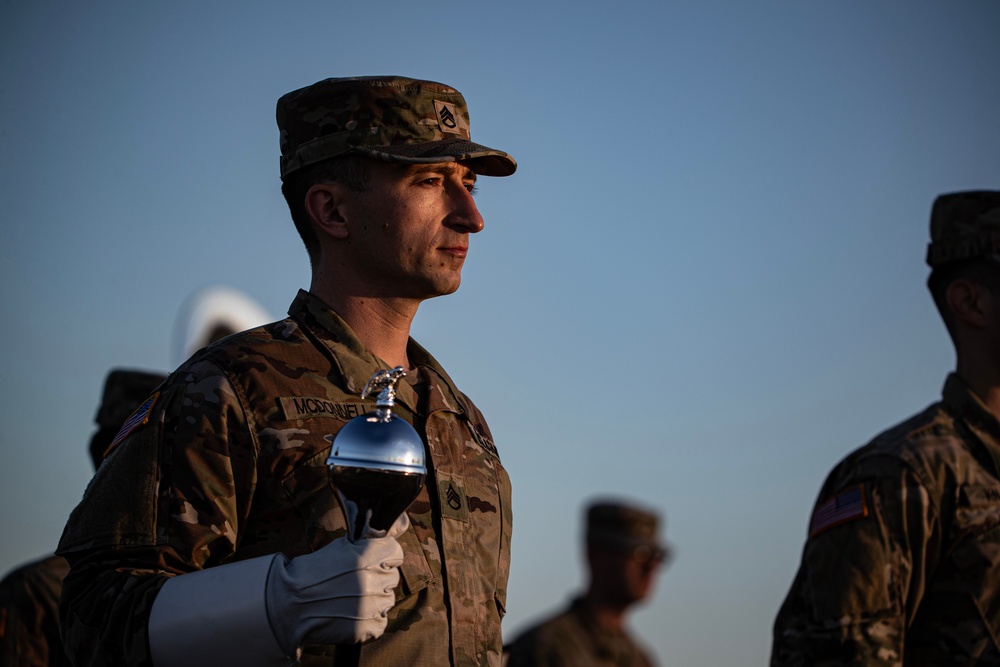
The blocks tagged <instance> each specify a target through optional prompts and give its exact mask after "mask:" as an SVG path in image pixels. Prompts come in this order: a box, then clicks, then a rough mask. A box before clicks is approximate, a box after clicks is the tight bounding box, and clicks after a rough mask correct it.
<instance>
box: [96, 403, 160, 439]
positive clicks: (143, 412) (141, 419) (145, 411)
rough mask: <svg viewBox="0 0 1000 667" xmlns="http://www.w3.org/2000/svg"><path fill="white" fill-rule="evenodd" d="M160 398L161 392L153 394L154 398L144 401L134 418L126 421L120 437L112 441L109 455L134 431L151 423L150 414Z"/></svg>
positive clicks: (134, 413) (136, 410) (117, 436)
mask: <svg viewBox="0 0 1000 667" xmlns="http://www.w3.org/2000/svg"><path fill="white" fill-rule="evenodd" d="M159 397H160V392H158V391H157V392H153V395H152V396H150V397H149V398H147V399H146V400H145V401H143V402H142V405H140V406H139V407H137V408H136V409H135V412H133V413H132V416H131V417H129V418H128V419H126V420H125V423H124V424H122V427H121V429H120V430H119V431H118V435H116V436H115V439H114V440H112V441H111V444H110V445H108V453H110V452H111V450H113V449H114V448H115V447H117V446H118V443H120V442H121V441H122V440H124V439H125V438H127V437H128V435H129V434H130V433H131V432H132V431H134V430H136V429H137V428H139V427H140V426H142V425H143V424H146V423H147V422H149V413H150V411H151V410H152V409H153V405H155V404H156V399H157V398H159Z"/></svg>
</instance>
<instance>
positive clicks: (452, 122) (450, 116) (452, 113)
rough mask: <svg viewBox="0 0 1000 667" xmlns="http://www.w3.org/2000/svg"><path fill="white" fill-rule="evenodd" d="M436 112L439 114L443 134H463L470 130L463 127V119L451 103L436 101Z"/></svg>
mask: <svg viewBox="0 0 1000 667" xmlns="http://www.w3.org/2000/svg"><path fill="white" fill-rule="evenodd" d="M434 111H436V112H437V121H438V128H439V129H440V130H441V131H442V132H447V133H449V134H463V131H464V130H467V129H468V128H466V127H463V126H464V125H465V123H464V122H462V121H463V119H462V118H460V117H459V116H458V113H457V111H456V110H455V105H454V104H451V103H450V102H442V101H441V100H434Z"/></svg>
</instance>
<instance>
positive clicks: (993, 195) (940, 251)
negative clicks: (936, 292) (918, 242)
mask: <svg viewBox="0 0 1000 667" xmlns="http://www.w3.org/2000/svg"><path fill="white" fill-rule="evenodd" d="M977 257H986V258H991V259H995V260H1000V192H998V191H996V190H970V191H967V192H950V193H948V194H943V195H941V196H940V197H938V198H937V199H935V200H934V206H933V207H932V208H931V242H930V244H929V245H928V246H927V263H928V264H929V265H930V266H931V267H937V266H940V265H941V264H945V263H946V262H954V261H956V260H960V259H974V258H977Z"/></svg>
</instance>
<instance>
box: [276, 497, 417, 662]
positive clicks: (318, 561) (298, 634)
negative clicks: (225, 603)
mask: <svg viewBox="0 0 1000 667" xmlns="http://www.w3.org/2000/svg"><path fill="white" fill-rule="evenodd" d="M409 526H410V521H409V518H408V517H407V516H406V514H405V513H403V514H402V515H401V516H400V517H399V519H397V520H396V522H395V523H394V524H393V525H392V528H390V529H389V532H388V534H387V535H385V536H384V537H370V538H368V539H364V540H361V541H360V542H358V543H357V544H352V543H351V542H349V541H348V539H347V538H346V537H342V538H340V539H337V540H334V541H333V542H331V543H330V544H328V545H326V546H325V547H323V548H322V549H319V550H318V551H315V552H313V553H311V554H305V555H302V556H298V557H296V558H293V559H292V560H290V561H289V560H288V559H287V558H284V557H279V558H278V559H276V560H275V561H274V563H273V565H272V566H271V570H270V572H269V573H268V576H267V595H266V605H267V616H268V618H269V619H270V622H271V627H272V628H273V630H274V634H275V637H276V638H277V640H278V643H279V644H280V645H281V648H282V649H283V650H284V651H285V652H286V654H287V655H295V652H296V650H297V649H298V648H299V647H300V646H302V644H304V643H307V642H308V643H319V644H349V643H356V642H363V641H367V640H369V639H375V638H376V637H381V636H382V633H383V632H385V626H386V623H387V619H386V614H387V613H388V612H389V609H391V608H392V605H393V604H394V603H395V601H396V597H395V593H394V591H393V589H394V588H395V587H396V585H397V584H398V583H399V566H400V565H402V564H403V549H402V547H400V546H399V542H397V541H396V537H397V536H399V535H402V534H403V533H404V532H405V531H406V530H407V528H409Z"/></svg>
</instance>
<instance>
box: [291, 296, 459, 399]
mask: <svg viewBox="0 0 1000 667" xmlns="http://www.w3.org/2000/svg"><path fill="white" fill-rule="evenodd" d="M288 315H289V316H290V317H291V318H292V319H293V320H295V321H296V322H298V323H299V324H300V325H301V326H302V327H303V328H305V329H306V330H308V331H309V333H310V334H312V335H313V337H315V338H316V340H317V341H318V342H319V343H320V344H321V345H323V347H324V348H325V349H326V350H327V351H329V353H330V359H331V360H332V361H333V364H334V366H335V367H336V369H337V371H338V372H339V373H340V377H341V379H342V380H343V383H344V388H345V389H346V390H347V391H349V392H351V393H352V394H361V392H362V391H363V390H364V388H365V385H366V384H367V383H368V380H369V379H370V378H371V376H372V375H374V374H375V372H376V371H378V370H388V369H389V365H388V364H387V363H385V362H384V361H382V360H381V359H379V358H378V357H376V356H375V355H374V354H372V352H371V351H369V350H368V348H366V347H365V345H364V343H362V342H361V340H360V339H358V337H357V336H356V335H355V333H354V331H353V330H351V327H349V326H348V325H347V323H346V322H344V320H343V319H341V317H340V316H339V315H337V313H336V312H334V310H333V309H332V308H330V307H329V306H328V305H326V303H324V302H323V301H322V300H321V299H320V298H319V297H317V296H316V295H315V294H312V293H311V292H307V291H306V290H299V293H298V294H297V295H296V297H295V300H294V301H293V302H292V305H291V306H290V307H289V308H288ZM406 353H407V355H408V356H409V358H410V361H411V362H412V363H413V364H414V365H416V366H420V367H422V368H424V369H425V370H427V371H428V372H427V373H425V377H426V379H427V383H428V387H427V389H428V393H427V395H428V405H427V411H428V412H433V411H435V410H448V411H450V412H458V413H463V412H465V408H464V401H462V400H461V399H460V398H459V397H460V393H459V391H458V389H456V387H455V383H454V382H452V380H451V378H450V377H448V374H447V373H446V372H445V371H444V369H443V368H442V367H441V364H439V363H438V361H437V359H435V358H434V357H432V356H431V354H430V353H429V352H428V351H427V350H425V349H424V348H423V347H421V345H420V344H419V343H417V341H415V340H413V339H412V338H410V339H409V342H408V343H407V345H406ZM396 398H397V401H399V402H400V403H402V404H403V405H405V406H406V407H407V408H408V409H409V410H410V411H411V412H416V409H417V394H416V392H415V391H414V389H413V387H411V386H410V385H409V384H407V383H406V382H400V383H399V390H398V392H397V395H396Z"/></svg>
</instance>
